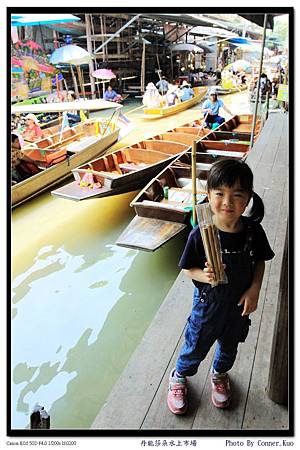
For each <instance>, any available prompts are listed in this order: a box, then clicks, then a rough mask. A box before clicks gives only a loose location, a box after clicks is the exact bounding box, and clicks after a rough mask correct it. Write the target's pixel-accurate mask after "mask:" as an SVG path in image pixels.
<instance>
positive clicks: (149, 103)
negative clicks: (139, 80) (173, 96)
mask: <svg viewBox="0 0 300 450" xmlns="http://www.w3.org/2000/svg"><path fill="white" fill-rule="evenodd" d="M162 103H163V98H162V96H161V95H160V94H159V92H158V90H157V89H156V87H155V86H154V84H153V83H148V84H147V87H146V92H145V94H144V95H143V105H145V106H146V108H160V107H161V105H162Z"/></svg>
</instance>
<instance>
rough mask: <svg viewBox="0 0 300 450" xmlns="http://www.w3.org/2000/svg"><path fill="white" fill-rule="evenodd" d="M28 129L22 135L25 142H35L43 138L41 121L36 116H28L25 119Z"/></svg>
mask: <svg viewBox="0 0 300 450" xmlns="http://www.w3.org/2000/svg"><path fill="white" fill-rule="evenodd" d="M25 123H26V128H25V131H24V132H23V134H22V137H23V139H24V140H25V141H29V142H34V141H37V140H38V139H41V138H42V137H43V132H42V129H41V127H40V125H39V121H38V119H37V117H36V116H35V115H34V114H28V115H27V116H26V117H25Z"/></svg>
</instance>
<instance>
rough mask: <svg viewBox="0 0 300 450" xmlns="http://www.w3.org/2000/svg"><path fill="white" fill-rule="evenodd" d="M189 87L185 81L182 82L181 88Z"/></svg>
mask: <svg viewBox="0 0 300 450" xmlns="http://www.w3.org/2000/svg"><path fill="white" fill-rule="evenodd" d="M185 86H187V87H190V83H188V82H187V81H186V80H183V82H182V85H181V87H185Z"/></svg>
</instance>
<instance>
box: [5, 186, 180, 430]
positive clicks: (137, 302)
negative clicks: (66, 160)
mask: <svg viewBox="0 0 300 450" xmlns="http://www.w3.org/2000/svg"><path fill="white" fill-rule="evenodd" d="M131 195H132V194H131ZM120 197H121V196H120ZM110 200H111V201H112V203H113V205H110V206H109V203H108V202H106V204H105V203H103V206H102V205H101V203H102V201H101V202H99V203H98V204H95V203H89V204H88V202H86V204H85V205H83V206H82V205H81V204H80V205H79V206H80V208H79V210H77V211H76V210H75V209H73V208H72V209H70V210H68V211H67V214H64V222H65V224H66V223H67V224H69V223H74V224H75V225H74V227H73V229H72V233H70V232H68V228H67V227H66V226H63V227H61V228H59V232H58V231H57V227H56V231H55V233H53V227H52V224H51V222H49V223H48V226H47V227H43V229H42V232H41V233H40V234H36V235H35V234H33V235H32V237H31V246H30V249H31V251H30V252H29V255H26V254H25V248H27V246H24V251H22V252H21V250H19V252H17V251H16V253H17V255H18V256H19V257H20V258H21V259H20V260H19V259H18V258H15V259H14V266H15V272H16V276H15V278H14V280H13V283H12V287H13V305H14V306H13V310H14V314H13V317H14V318H13V322H12V336H13V340H12V346H13V351H12V361H13V362H12V367H13V369H12V373H13V382H14V383H13V405H12V410H13V428H25V427H26V426H27V425H28V423H29V414H30V412H31V411H32V408H33V406H34V404H35V403H36V402H38V403H40V404H42V405H43V406H45V408H46V409H47V411H48V412H50V414H51V424H52V425H51V426H52V427H53V428H89V426H90V425H91V423H92V421H93V419H94V417H95V415H96V414H97V412H98V411H99V408H100V407H101V405H102V404H103V402H104V400H105V398H106V397H107V395H108V393H109V391H110V389H111V387H112V386H113V384H114V382H115V381H116V380H117V378H118V377H119V375H120V373H121V371H122V370H123V368H124V366H125V365H126V363H127V361H128V359H129V357H130V355H131V353H132V351H133V350H134V348H135V346H136V345H137V343H138V342H139V341H140V339H141V337H142V336H143V334H144V332H145V330H146V328H147V326H148V324H149V323H150V321H151V320H152V318H153V316H154V314H155V312H156V310H157V308H158V307H159V305H160V303H161V301H162V300H163V298H164V296H165V295H166V293H167V291H168V289H169V288H170V286H171V284H172V282H173V281H174V279H175V277H176V276H177V273H178V268H177V266H176V264H174V265H171V264H170V261H177V260H178V257H179V254H180V252H181V249H182V245H183V243H180V244H179V245H178V246H174V244H172V243H171V244H169V245H167V246H165V247H164V248H163V249H162V250H161V251H160V252H157V253H155V254H144V253H139V252H138V251H135V250H128V249H126V248H122V247H118V246H116V245H115V244H114V242H115V240H116V238H117V237H118V235H119V233H120V232H121V231H122V229H123V228H124V226H125V225H126V224H127V223H128V222H129V220H130V218H131V217H132V215H133V211H132V210H130V209H129V207H128V203H129V202H128V203H127V207H126V208H124V206H122V207H121V205H120V204H119V203H120V202H121V203H123V200H124V199H120V198H119V199H110ZM126 200H127V201H128V199H126ZM59 203H61V202H59ZM63 203H68V204H69V202H63ZM87 204H88V206H86V205H87ZM48 205H49V206H50V207H51V202H48ZM100 205H101V206H102V208H99V206H100ZM54 206H55V207H56V208H57V205H56V204H55V205H54ZM115 208H117V209H118V212H117V213H116V214H115V213H114V209H115ZM25 209H26V207H25ZM50 209H51V208H50ZM120 210H121V211H122V210H123V215H122V214H120ZM99 211H100V212H99ZM82 212H86V213H88V214H89V216H90V219H89V221H88V222H86V220H85V215H84V214H82ZM101 212H102V213H103V212H105V213H106V217H107V219H108V220H110V223H109V225H107V224H106V222H105V221H104V220H102V221H100V220H99V218H100V216H101ZM52 213H53V211H52ZM48 214H49V215H50V214H51V212H49V211H48ZM68 214H69V216H68ZM17 219H19V218H17ZM20 220H21V219H20ZM24 220H25V222H26V215H24ZM17 222H18V220H17V221H16V223H14V228H15V232H17V231H18V230H17V228H18V225H19V224H18V223H17ZM57 223H58V222H57ZM41 234H42V236H41ZM75 237H76V238H75ZM17 238H20V236H19V235H18V234H15V242H14V245H15V248H16V249H17V248H18V246H17V244H18V239H17ZM51 240H52V242H53V243H52V244H49V242H50V241H51ZM41 242H44V244H45V245H44V246H40V244H41ZM174 242H175V241H174ZM22 245H23V243H22V242H21V246H22ZM33 249H35V250H36V254H35V255H33V254H32V253H33ZM28 256H29V259H27V260H26V262H27V268H26V270H25V269H23V271H21V270H20V267H22V268H24V266H26V264H24V257H25V258H27V257H28ZM66 411H67V412H66Z"/></svg>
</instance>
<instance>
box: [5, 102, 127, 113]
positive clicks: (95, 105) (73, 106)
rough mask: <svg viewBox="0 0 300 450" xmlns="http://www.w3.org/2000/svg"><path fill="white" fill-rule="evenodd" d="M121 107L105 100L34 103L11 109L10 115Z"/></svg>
mask: <svg viewBox="0 0 300 450" xmlns="http://www.w3.org/2000/svg"><path fill="white" fill-rule="evenodd" d="M122 107H123V106H122V105H120V104H118V103H114V102H107V101H105V100H100V99H97V100H79V101H76V100H75V101H73V102H61V103H59V102H56V103H36V104H32V105H18V106H14V105H12V107H11V114H17V113H19V114H22V113H42V112H45V113H48V112H63V111H74V110H86V111H93V110H94V111H96V110H100V109H110V108H117V109H118V108H122Z"/></svg>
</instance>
